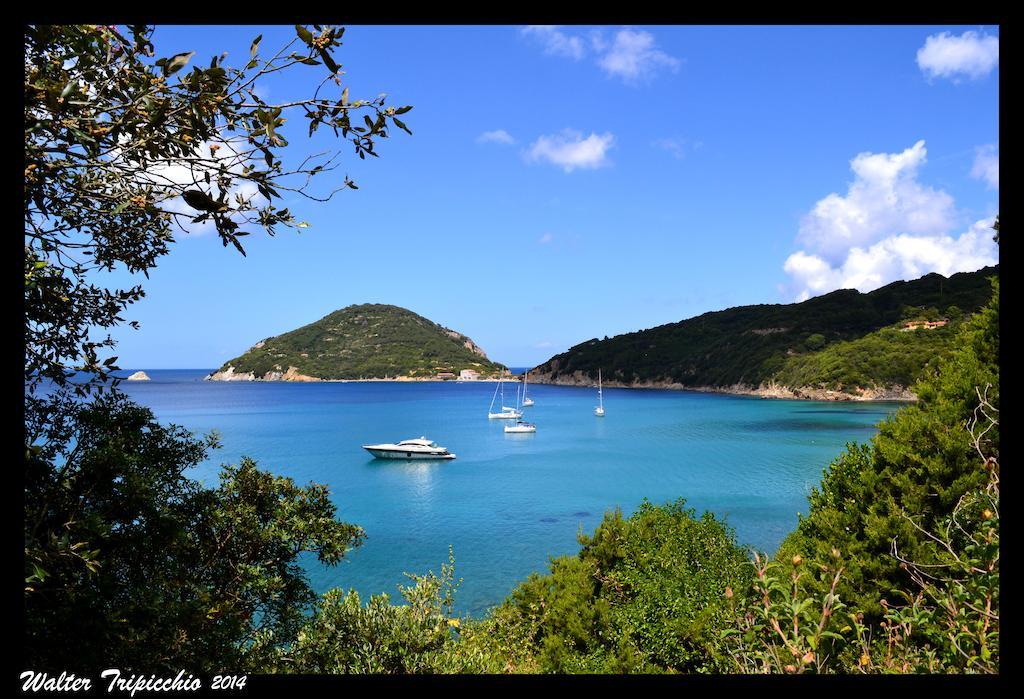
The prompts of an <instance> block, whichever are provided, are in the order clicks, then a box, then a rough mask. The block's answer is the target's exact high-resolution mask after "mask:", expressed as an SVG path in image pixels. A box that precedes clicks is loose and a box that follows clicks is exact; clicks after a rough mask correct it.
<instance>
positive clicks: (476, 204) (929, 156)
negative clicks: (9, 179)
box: [110, 26, 999, 368]
mask: <svg viewBox="0 0 1024 699" xmlns="http://www.w3.org/2000/svg"><path fill="white" fill-rule="evenodd" d="M260 33H262V34H263V41H262V47H263V48H262V52H265V53H268V52H269V51H270V50H271V49H274V48H277V47H279V46H280V45H283V44H284V43H286V42H287V41H288V40H290V39H291V37H293V36H294V29H293V28H292V27H227V26H223V27H159V28H158V29H157V31H156V33H155V36H154V43H155V45H156V49H157V53H158V55H164V56H169V55H172V54H174V53H178V52H182V51H190V50H195V51H196V52H197V55H196V57H195V59H194V60H197V61H199V60H202V61H203V62H204V63H208V62H209V58H210V57H211V56H213V55H214V54H219V53H221V52H222V51H228V52H229V56H228V59H227V62H228V63H231V64H233V65H237V64H239V63H240V62H242V61H244V60H245V59H246V58H247V57H248V51H249V44H250V42H251V41H252V39H253V38H254V37H255V36H256V35H257V34H260ZM336 58H337V59H338V61H339V63H341V64H343V69H344V70H345V71H346V75H345V78H344V79H345V81H346V83H345V84H347V85H349V86H350V92H351V94H352V96H353V97H357V98H368V97H373V96H376V95H377V94H379V93H381V92H385V93H387V94H388V101H389V103H390V104H394V105H402V104H410V105H413V106H414V109H413V110H412V111H411V112H409V113H408V114H407V115H405V117H403V118H404V119H405V121H406V123H407V124H408V125H409V127H410V128H411V129H412V131H413V134H414V135H413V136H408V135H406V134H405V133H402V132H397V133H395V134H394V135H393V137H392V138H389V139H387V140H386V141H383V142H381V143H380V144H379V148H378V150H379V152H380V155H381V157H380V158H378V159H372V160H368V161H365V162H363V161H360V160H359V159H358V158H354V157H353V156H352V155H351V151H350V150H349V149H343V161H342V162H343V165H342V167H341V168H340V172H339V175H340V174H343V173H345V174H348V175H349V176H350V177H352V178H353V179H354V180H356V182H357V183H358V185H359V189H358V190H354V191H347V192H344V193H342V194H340V195H338V196H336V197H335V198H334V199H333V200H332V201H331V202H330V203H328V204H316V203H314V202H306V201H303V200H301V199H296V200H289V201H288V202H287V203H288V205H289V206H291V207H292V209H293V210H294V211H295V212H296V214H297V216H298V217H299V218H301V219H302V220H305V221H308V222H309V223H310V226H311V227H310V228H309V229H306V230H304V231H303V232H302V233H301V234H300V233H295V232H291V231H287V230H285V231H282V232H281V233H279V235H278V236H276V237H274V238H270V237H267V236H265V235H261V234H253V235H251V236H250V237H249V238H247V245H246V249H247V252H248V257H246V258H243V257H242V256H241V255H239V254H237V253H236V252H234V251H233V250H231V249H230V248H223V247H222V246H221V244H220V242H219V240H218V239H217V238H216V236H214V235H211V234H209V233H198V234H193V235H178V236H177V240H178V242H177V243H176V245H175V246H174V247H173V249H172V252H171V254H170V255H168V256H166V257H165V258H163V259H162V260H161V261H160V263H159V265H158V267H157V268H156V270H154V271H153V272H152V273H151V275H150V279H149V280H144V279H143V280H140V281H141V283H143V284H144V287H145V289H146V293H147V296H146V298H145V299H144V300H143V301H141V302H139V303H138V304H136V305H135V306H133V307H132V308H130V309H129V312H128V313H127V315H126V317H127V318H128V319H137V320H138V321H139V322H140V324H141V329H140V330H137V331H135V330H131V329H130V328H123V329H118V330H116V331H115V333H114V334H115V338H116V339H117V340H118V341H119V346H118V348H117V352H116V353H117V354H118V355H119V356H120V361H119V364H120V365H121V366H123V367H126V368H175V367H215V366H219V365H220V364H222V363H223V362H224V361H226V360H227V359H230V358H232V357H234V356H237V355H238V354H241V353H242V352H243V351H245V350H246V349H247V348H248V347H249V346H251V345H252V344H253V343H255V342H256V341H258V340H260V339H262V338H264V337H267V336H270V335H275V334H278V333H281V332H284V331H287V330H290V329H293V328H296V327H298V326H301V325H304V324H306V323H309V322H312V321H314V320H317V319H318V318H320V317H322V316H323V315H325V314H327V313H329V312H331V311H333V310H335V309H338V308H341V307H344V306H346V305H349V304H353V303H366V302H374V303H391V304H396V305H399V306H404V307H406V308H409V309H411V310H413V311H415V312H417V313H420V314H422V315H424V316H426V317H428V318H430V319H432V320H434V321H436V322H438V323H441V324H443V325H446V326H448V327H451V328H454V329H456V330H459V331H460V332H463V333H465V334H467V335H469V336H470V337H472V338H473V339H474V340H475V341H476V342H477V343H478V344H479V345H481V346H482V347H483V348H484V349H485V350H486V351H487V352H488V354H489V356H490V357H491V358H493V359H495V360H497V361H500V362H504V363H506V364H509V365H512V366H527V365H535V364H538V363H540V362H542V361H544V360H545V359H547V358H548V357H550V356H551V355H553V354H555V353H558V352H561V351H564V350H565V349H567V348H568V347H570V346H572V345H574V344H576V343H578V342H581V341H584V340H587V339H589V338H592V337H603V336H605V335H608V336H611V335H616V334H619V333H623V332H629V331H633V330H638V329H642V328H647V327H652V326H655V325H660V324H663V323H668V322H674V321H677V320H680V319H683V318H687V317H691V316H694V315H698V314H700V313H703V312H706V311H711V310H719V309H723V308H727V307H730V306H736V305H744V304H751V303H786V302H791V301H794V300H798V299H800V298H805V297H807V296H813V295H817V294H819V293H824V292H826V291H830V290H832V289H834V288H839V287H844V286H846V287H856V288H860V289H862V290H865V291H866V290H869V289H871V288H876V287H877V286H880V285H882V284H884V283H888V282H889V281H892V280H894V279H901V278H913V277H917V276H920V275H921V274H925V273H927V272H929V271H939V272H941V273H944V274H949V273H952V272H955V271H962V270H965V269H976V268H978V267H980V266H983V265H984V264H987V263H989V262H991V261H993V260H994V259H995V258H996V255H997V251H996V249H995V246H994V244H992V243H991V241H990V240H989V238H990V236H989V232H986V231H985V230H984V228H985V226H986V225H987V224H988V223H989V222H990V221H991V217H992V216H993V215H994V214H995V213H996V212H997V211H998V141H999V131H998V129H999V121H998V108H999V92H998V76H999V69H998V66H997V63H998V28H997V27H946V26H943V27H933V26H922V27H909V26H900V27H809V26H801V27H676V26H642V27H617V26H607V27H558V28H550V27H545V28H534V29H524V28H522V27H512V26H488V27H436V26H430V27H361V26H350V27H348V28H347V31H346V33H345V36H344V45H343V46H342V47H341V48H340V49H339V50H338V52H337V54H336ZM321 70H322V69H321ZM288 75H289V77H287V78H286V77H283V76H282V77H278V78H277V79H273V80H269V81H268V82H267V83H266V84H264V85H263V86H262V87H261V89H262V90H263V92H264V95H265V98H266V99H267V100H268V101H270V102H275V101H283V100H287V99H290V98H296V97H302V96H306V95H308V94H311V91H312V88H313V87H314V86H315V82H316V81H317V79H318V77H319V74H318V73H317V69H314V68H305V69H304V70H303V71H296V72H295V73H293V74H288ZM294 121H296V122H302V123H300V124H299V123H297V124H296V126H297V128H296V130H295V132H291V133H288V136H289V140H290V141H291V144H292V147H293V148H294V149H295V150H296V152H300V153H302V154H305V153H306V152H312V150H313V149H314V148H316V147H318V146H319V147H322V146H324V145H327V138H326V136H323V137H321V136H320V135H319V134H318V136H317V139H316V141H315V142H314V143H310V142H308V141H307V140H306V139H305V138H304V135H303V134H301V133H299V129H300V128H301V127H302V126H304V124H305V120H304V119H301V118H296V119H295V120H294ZM126 276H127V275H122V274H115V275H113V277H112V279H111V280H110V281H111V282H120V283H124V282H125V281H126Z"/></svg>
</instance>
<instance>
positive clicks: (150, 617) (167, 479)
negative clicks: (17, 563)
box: [24, 393, 364, 672]
mask: <svg viewBox="0 0 1024 699" xmlns="http://www.w3.org/2000/svg"><path fill="white" fill-rule="evenodd" d="M27 418H28V420H27V423H26V427H27V430H28V435H27V436H28V440H29V441H28V444H29V448H28V449H27V454H26V462H25V618H26V621H27V628H26V637H25V642H24V655H25V661H26V663H27V664H28V665H29V666H30V667H34V668H39V669H44V668H46V669H53V670H57V671H59V670H62V669H69V668H79V667H87V668H101V667H102V668H106V667H135V668H139V669H142V668H146V669H147V670H153V671H156V670H167V671H175V672H176V671H177V670H179V669H181V668H182V667H188V668H190V669H191V670H193V671H195V670H200V671H204V672H213V671H217V670H220V669H224V668H237V667H239V666H240V665H241V664H242V663H243V662H244V659H245V655H246V647H247V645H248V644H249V643H250V642H251V641H252V640H253V639H256V638H273V639H274V643H287V642H289V641H294V639H295V638H296V635H297V633H298V629H299V628H300V627H301V625H302V623H303V622H304V620H305V618H306V617H305V614H306V612H307V611H308V610H309V608H310V606H311V605H312V604H313V602H314V601H315V600H316V595H315V594H314V593H313V591H312V589H311V588H310V587H309V583H308V580H307V579H306V577H305V573H304V571H303V569H302V567H301V565H300V560H299V557H300V555H301V554H304V553H305V554H307V555H308V554H315V555H316V556H317V558H318V559H319V560H320V561H321V562H323V563H326V564H329V565H334V564H337V563H338V562H339V561H340V560H341V559H342V558H343V557H344V555H345V553H346V551H347V550H348V549H349V548H351V547H353V546H358V545H359V544H360V543H361V542H362V540H363V537H364V534H363V531H362V529H360V528H359V527H357V526H354V525H350V524H345V523H343V522H340V521H338V520H337V519H336V508H335V506H334V505H333V504H332V503H331V501H330V499H329V497H328V492H327V488H326V487H325V486H322V485H309V486H306V487H299V486H297V485H296V484H295V483H293V482H292V481H291V479H288V478H282V477H275V476H273V475H271V474H269V473H266V472H264V471H260V470H259V469H258V468H256V464H255V463H254V462H252V461H250V460H248V459H246V460H243V461H242V463H241V464H239V465H237V466H226V467H225V468H224V469H223V470H222V472H221V477H220V485H219V486H218V487H216V488H206V487H203V486H202V485H201V484H200V483H198V482H197V481H195V480H192V479H191V478H188V477H187V476H185V475H184V472H185V471H186V469H188V468H190V467H192V466H195V465H196V464H198V463H200V462H201V461H202V460H203V459H204V458H205V457H206V455H207V450H208V449H209V448H211V447H214V446H216V439H215V437H210V438H207V439H205V440H201V439H197V438H195V437H193V436H192V435H191V434H190V433H189V432H188V431H187V430H185V429H183V428H181V427H175V426H169V427H165V426H163V425H161V424H160V423H158V422H157V421H156V419H155V418H154V416H153V414H152V412H150V410H149V409H148V408H143V407H141V406H138V405H136V404H134V403H132V402H131V401H129V400H127V399H126V398H125V397H124V396H123V395H121V394H118V393H114V394H112V395H110V396H106V397H102V398H98V399H96V400H93V401H91V402H88V403H84V402H81V401H76V400H72V399H70V398H68V396H66V395H64V394H58V395H56V396H51V397H47V398H41V399H39V398H34V399H32V400H30V402H29V404H28V414H27Z"/></svg>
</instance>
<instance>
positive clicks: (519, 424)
mask: <svg viewBox="0 0 1024 699" xmlns="http://www.w3.org/2000/svg"><path fill="white" fill-rule="evenodd" d="M523 395H524V396H525V395H526V384H525V383H524V384H523ZM521 405H522V403H520V402H519V386H516V412H517V413H519V415H520V416H522V414H523V413H522V411H521V410H519V408H520V406H521ZM536 431H537V425H535V424H533V423H532V422H526V421H525V420H520V419H517V420H516V424H514V425H505V433H506V434H510V433H511V434H522V433H532V432H536Z"/></svg>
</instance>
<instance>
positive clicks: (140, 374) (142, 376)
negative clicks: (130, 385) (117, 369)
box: [128, 371, 149, 381]
mask: <svg viewBox="0 0 1024 699" xmlns="http://www.w3.org/2000/svg"><path fill="white" fill-rule="evenodd" d="M128 381H149V377H148V376H146V372H144V371H136V372H135V373H134V374H132V375H131V376H129V377H128Z"/></svg>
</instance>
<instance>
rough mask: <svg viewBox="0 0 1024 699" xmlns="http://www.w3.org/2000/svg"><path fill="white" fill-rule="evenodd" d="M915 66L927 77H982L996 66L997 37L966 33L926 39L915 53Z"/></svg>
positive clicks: (947, 34)
mask: <svg viewBox="0 0 1024 699" xmlns="http://www.w3.org/2000/svg"><path fill="white" fill-rule="evenodd" d="M917 65H918V66H919V67H920V68H921V70H922V71H924V74H925V75H926V76H928V77H929V78H950V79H951V80H953V81H958V80H959V78H960V77H961V76H967V77H969V78H971V79H973V80H977V79H978V78H982V77H984V76H986V75H988V74H989V73H991V72H992V70H993V69H995V67H996V66H997V65H999V37H995V36H990V35H987V34H978V32H975V31H967V32H964V33H963V34H961V35H960V36H954V35H952V34H950V33H949V32H942V33H941V34H933V35H932V36H929V37H928V38H927V39H926V40H925V42H924V46H922V47H921V48H920V49H918V51H917Z"/></svg>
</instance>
